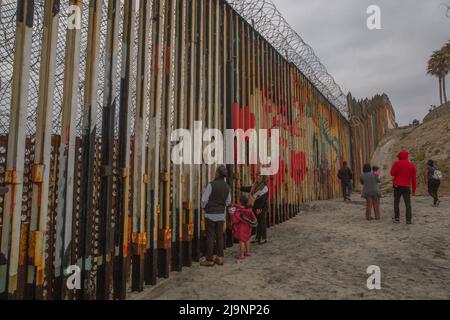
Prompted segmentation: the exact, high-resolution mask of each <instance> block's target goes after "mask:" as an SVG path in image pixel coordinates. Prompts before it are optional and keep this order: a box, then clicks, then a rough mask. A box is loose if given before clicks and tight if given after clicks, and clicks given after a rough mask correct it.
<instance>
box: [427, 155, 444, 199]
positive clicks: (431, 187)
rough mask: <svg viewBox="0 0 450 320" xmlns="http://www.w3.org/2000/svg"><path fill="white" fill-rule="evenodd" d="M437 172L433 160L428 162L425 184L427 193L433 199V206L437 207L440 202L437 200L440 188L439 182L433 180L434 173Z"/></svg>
mask: <svg viewBox="0 0 450 320" xmlns="http://www.w3.org/2000/svg"><path fill="white" fill-rule="evenodd" d="M436 171H437V168H436V165H435V163H434V161H433V160H430V161H428V166H427V183H428V193H429V194H430V196H431V197H432V198H433V206H435V207H439V205H440V204H441V200H439V195H438V194H439V187H440V186H441V180H437V179H435V172H436Z"/></svg>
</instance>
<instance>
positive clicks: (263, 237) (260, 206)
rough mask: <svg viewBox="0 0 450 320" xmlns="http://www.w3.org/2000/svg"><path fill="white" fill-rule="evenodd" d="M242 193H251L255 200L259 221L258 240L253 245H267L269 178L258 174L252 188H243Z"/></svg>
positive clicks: (254, 206)
mask: <svg viewBox="0 0 450 320" xmlns="http://www.w3.org/2000/svg"><path fill="white" fill-rule="evenodd" d="M241 191H242V192H246V193H250V195H251V197H252V198H253V200H254V203H253V212H254V213H255V215H256V218H257V219H258V226H257V228H256V238H255V241H253V243H259V244H266V243H267V212H268V210H269V187H268V186H267V177H266V176H263V175H261V172H259V171H258V172H257V174H256V181H255V183H254V184H253V186H251V187H243V188H241Z"/></svg>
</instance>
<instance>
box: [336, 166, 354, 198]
mask: <svg viewBox="0 0 450 320" xmlns="http://www.w3.org/2000/svg"><path fill="white" fill-rule="evenodd" d="M338 178H339V180H341V186H342V195H343V196H344V201H345V202H349V201H351V199H350V196H351V193H352V180H353V172H352V170H351V169H350V168H349V167H348V163H347V162H346V161H344V163H343V167H342V168H341V169H340V170H339V172H338Z"/></svg>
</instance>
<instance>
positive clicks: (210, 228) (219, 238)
mask: <svg viewBox="0 0 450 320" xmlns="http://www.w3.org/2000/svg"><path fill="white" fill-rule="evenodd" d="M205 220H206V260H208V261H213V260H214V243H215V244H216V249H217V256H218V257H221V258H223V257H224V256H225V255H224V252H223V226H224V223H225V222H223V221H220V222H214V221H211V220H209V219H205Z"/></svg>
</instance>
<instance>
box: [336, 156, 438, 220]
mask: <svg viewBox="0 0 450 320" xmlns="http://www.w3.org/2000/svg"><path fill="white" fill-rule="evenodd" d="M397 158H398V160H397V161H396V162H395V163H394V165H393V166H392V168H391V172H390V174H391V176H392V178H393V187H394V213H395V216H394V223H400V201H401V199H402V198H403V200H404V202H405V207H406V223H407V224H412V205H411V195H413V196H414V195H415V193H416V190H417V169H416V166H415V165H414V164H413V163H412V162H411V161H409V153H408V151H401V152H400V153H399V154H398V156H397ZM380 175H381V172H380V168H378V167H372V166H371V165H370V164H366V165H364V167H363V173H362V175H361V178H360V180H361V184H362V186H363V188H362V194H361V195H362V197H363V198H365V199H366V219H367V220H368V221H370V220H373V217H372V210H373V212H374V214H375V220H381V210H380V198H381V191H380V182H381V181H380ZM338 178H339V179H340V180H341V185H342V193H343V196H344V201H345V202H349V201H351V199H350V196H351V192H352V187H353V173H352V171H351V169H350V168H349V167H348V164H347V163H346V162H344V164H343V166H342V168H341V169H340V170H339V173H338ZM442 178H443V176H442V173H441V172H440V171H439V170H438V169H437V167H436V165H435V163H434V161H432V160H430V161H428V165H427V171H426V182H427V185H428V193H429V194H430V196H431V197H433V206H435V207H437V206H439V205H440V203H441V201H440V200H439V195H438V192H439V187H440V184H441V180H442Z"/></svg>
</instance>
